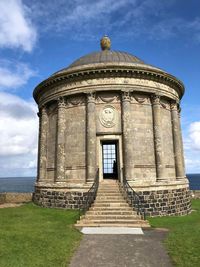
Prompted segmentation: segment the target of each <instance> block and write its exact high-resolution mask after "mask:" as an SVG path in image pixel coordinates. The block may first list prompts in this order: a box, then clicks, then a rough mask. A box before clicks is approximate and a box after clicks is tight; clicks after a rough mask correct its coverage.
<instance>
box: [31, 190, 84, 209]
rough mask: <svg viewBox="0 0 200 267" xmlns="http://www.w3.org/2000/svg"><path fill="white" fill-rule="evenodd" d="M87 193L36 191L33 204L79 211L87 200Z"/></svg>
mask: <svg viewBox="0 0 200 267" xmlns="http://www.w3.org/2000/svg"><path fill="white" fill-rule="evenodd" d="M87 195H88V193H87V192H79V191H67V192H66V191H55V190H50V189H47V190H42V189H41V190H40V189H36V191H35V193H34V194H33V201H34V203H35V204H37V205H40V206H43V207H48V208H63V209H80V208H83V205H84V203H85V201H86V199H87Z"/></svg>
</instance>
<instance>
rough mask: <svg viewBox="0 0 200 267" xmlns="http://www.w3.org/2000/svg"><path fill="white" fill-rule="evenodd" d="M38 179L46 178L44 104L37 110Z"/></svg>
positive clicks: (46, 116)
mask: <svg viewBox="0 0 200 267" xmlns="http://www.w3.org/2000/svg"><path fill="white" fill-rule="evenodd" d="M39 125H40V126H39V151H38V153H39V155H38V181H42V180H45V179H46V178H47V131H48V115H47V110H46V107H45V106H42V108H41V110H40V112H39Z"/></svg>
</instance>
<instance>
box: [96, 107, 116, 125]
mask: <svg viewBox="0 0 200 267" xmlns="http://www.w3.org/2000/svg"><path fill="white" fill-rule="evenodd" d="M99 119H100V122H101V124H102V125H103V126H104V127H106V128H111V127H113V126H114V125H115V123H116V110H115V108H114V107H113V106H110V105H109V106H108V105H107V106H105V107H104V108H103V109H102V110H101V112H100V114H99Z"/></svg>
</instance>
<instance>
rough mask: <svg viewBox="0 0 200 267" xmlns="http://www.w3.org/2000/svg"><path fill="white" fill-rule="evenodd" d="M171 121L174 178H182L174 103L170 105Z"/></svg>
mask: <svg viewBox="0 0 200 267" xmlns="http://www.w3.org/2000/svg"><path fill="white" fill-rule="evenodd" d="M171 120H172V134H173V146H174V161H175V169H176V178H177V179H180V178H184V176H185V172H184V163H183V148H182V136H181V129H180V121H179V114H178V108H177V103H176V102H175V101H174V102H172V103H171Z"/></svg>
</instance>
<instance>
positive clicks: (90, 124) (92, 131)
mask: <svg viewBox="0 0 200 267" xmlns="http://www.w3.org/2000/svg"><path fill="white" fill-rule="evenodd" d="M86 112H87V115H86V116H87V139H86V141H87V142H86V144H87V155H86V163H87V182H91V181H94V179H95V176H96V104H95V93H93V92H91V93H89V94H87V110H86Z"/></svg>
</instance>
